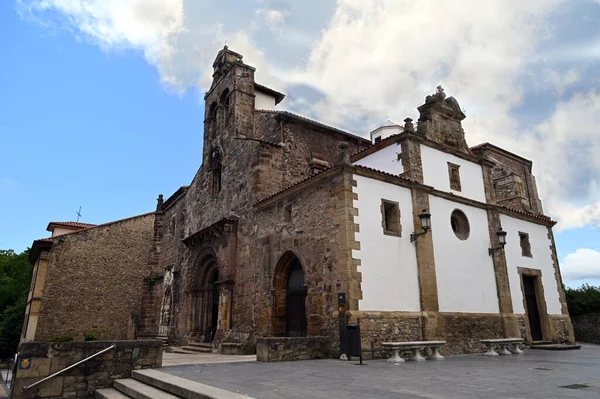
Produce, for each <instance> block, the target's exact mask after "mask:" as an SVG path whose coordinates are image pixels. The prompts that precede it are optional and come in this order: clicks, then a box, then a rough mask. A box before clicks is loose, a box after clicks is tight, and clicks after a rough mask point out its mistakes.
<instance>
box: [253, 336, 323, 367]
mask: <svg viewBox="0 0 600 399" xmlns="http://www.w3.org/2000/svg"><path fill="white" fill-rule="evenodd" d="M331 356H335V353H332V350H331V344H330V340H329V338H328V337H268V338H259V339H258V340H257V342H256V359H257V360H258V361H259V362H281V361H289V360H311V359H328V358H330V357H331Z"/></svg>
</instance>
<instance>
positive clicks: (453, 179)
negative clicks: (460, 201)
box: [448, 162, 462, 191]
mask: <svg viewBox="0 0 600 399" xmlns="http://www.w3.org/2000/svg"><path fill="white" fill-rule="evenodd" d="M459 169H460V165H456V164H453V163H450V162H448V177H449V178H450V189H451V190H454V191H462V187H461V184H460V171H459Z"/></svg>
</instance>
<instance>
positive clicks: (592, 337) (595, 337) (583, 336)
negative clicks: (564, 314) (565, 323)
mask: <svg viewBox="0 0 600 399" xmlns="http://www.w3.org/2000/svg"><path fill="white" fill-rule="evenodd" d="M571 320H572V322H573V329H574V331H575V339H576V340H577V341H580V342H589V343H592V344H600V328H599V327H598V326H600V312H599V313H587V314H582V315H577V316H571Z"/></svg>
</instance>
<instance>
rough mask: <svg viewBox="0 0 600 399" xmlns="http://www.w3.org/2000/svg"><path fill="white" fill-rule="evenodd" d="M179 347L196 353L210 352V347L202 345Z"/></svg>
mask: <svg viewBox="0 0 600 399" xmlns="http://www.w3.org/2000/svg"><path fill="white" fill-rule="evenodd" d="M181 349H183V350H184V351H188V352H196V353H212V349H211V348H210V347H202V346H182V347H181Z"/></svg>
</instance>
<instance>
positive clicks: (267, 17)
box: [255, 8, 289, 32]
mask: <svg viewBox="0 0 600 399" xmlns="http://www.w3.org/2000/svg"><path fill="white" fill-rule="evenodd" d="M255 14H256V16H257V17H260V18H262V19H264V21H265V22H266V23H267V25H268V26H269V27H270V29H271V30H272V31H275V32H277V31H281V29H282V28H283V26H284V25H285V20H286V18H287V17H288V15H289V13H288V12H286V11H282V10H270V9H266V8H260V9H258V10H256V12H255Z"/></svg>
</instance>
